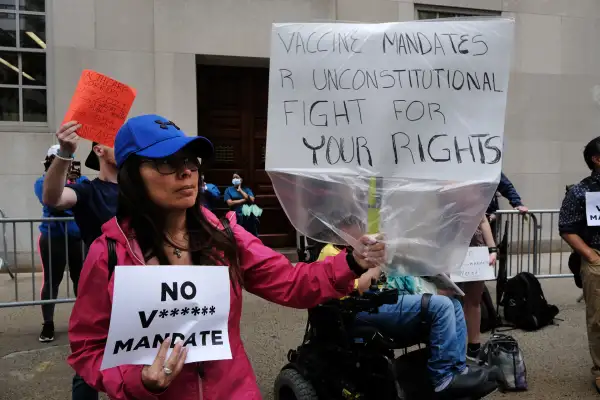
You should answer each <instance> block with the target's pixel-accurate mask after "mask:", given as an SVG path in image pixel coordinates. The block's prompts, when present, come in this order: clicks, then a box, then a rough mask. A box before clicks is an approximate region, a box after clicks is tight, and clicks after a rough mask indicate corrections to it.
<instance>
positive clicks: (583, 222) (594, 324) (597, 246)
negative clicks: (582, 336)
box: [558, 137, 600, 392]
mask: <svg viewBox="0 0 600 400" xmlns="http://www.w3.org/2000/svg"><path fill="white" fill-rule="evenodd" d="M583 158H584V160H585V163H586V164H587V166H588V167H589V169H590V170H591V171H592V173H591V175H590V176H589V177H587V178H585V179H584V180H582V181H581V182H579V183H578V184H576V185H573V186H572V187H571V189H570V190H569V191H568V192H567V194H566V196H565V199H564V200H563V203H562V207H561V209H560V214H559V217H558V229H559V232H560V235H561V236H562V238H563V239H564V240H565V242H567V243H568V244H569V246H571V248H572V249H573V250H574V251H575V252H576V253H577V254H578V255H579V256H580V257H581V279H582V283H583V295H584V298H585V304H586V323H587V334H588V343H589V347H590V355H591V357H592V362H593V364H594V366H593V367H592V374H593V375H594V376H595V377H596V381H595V385H596V389H597V390H598V392H600V296H598V291H599V290H600V252H599V250H600V226H591V225H588V222H587V221H588V218H587V212H586V197H587V196H588V195H587V194H588V193H595V194H594V195H591V196H589V198H588V199H587V201H592V202H594V205H600V202H598V201H597V200H598V199H594V197H595V196H598V198H600V137H597V138H595V139H594V140H592V141H591V142H589V143H588V144H587V146H585V149H584V150H583ZM596 194H597V195H596Z"/></svg>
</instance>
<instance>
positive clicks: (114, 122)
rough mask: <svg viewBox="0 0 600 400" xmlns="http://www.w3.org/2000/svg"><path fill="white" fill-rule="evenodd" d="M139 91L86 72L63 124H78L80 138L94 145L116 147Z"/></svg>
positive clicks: (94, 73)
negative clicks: (69, 122) (118, 133)
mask: <svg viewBox="0 0 600 400" xmlns="http://www.w3.org/2000/svg"><path fill="white" fill-rule="evenodd" d="M135 96H136V90H135V89H134V88H132V87H130V86H127V85H126V84H124V83H121V82H119V81H116V80H114V79H112V78H109V77H108V76H105V75H102V74H100V73H98V72H95V71H91V70H84V71H83V73H82V74H81V79H80V80H79V83H78V84H77V88H76V89H75V94H74V95H73V98H72V99H71V104H70V105H69V109H68V111H67V113H66V115H65V118H64V120H63V124H64V123H65V122H68V121H77V122H79V123H80V124H81V125H82V127H81V129H79V130H78V131H77V134H78V135H79V136H80V137H82V138H85V139H88V140H91V141H92V142H98V143H101V144H104V145H106V146H110V147H112V146H113V145H114V142H115V136H116V135H117V131H118V130H119V128H120V127H121V126H122V125H123V124H124V123H125V120H126V119H127V115H128V114H129V110H130V109H131V106H132V104H133V101H134V100H135Z"/></svg>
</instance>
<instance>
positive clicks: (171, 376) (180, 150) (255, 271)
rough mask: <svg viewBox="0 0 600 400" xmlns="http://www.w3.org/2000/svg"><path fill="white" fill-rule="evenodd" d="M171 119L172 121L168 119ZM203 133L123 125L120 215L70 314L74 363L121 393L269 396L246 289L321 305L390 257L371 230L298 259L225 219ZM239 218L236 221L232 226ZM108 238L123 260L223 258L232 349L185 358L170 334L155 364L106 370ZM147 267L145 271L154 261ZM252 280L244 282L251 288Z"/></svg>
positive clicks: (236, 399) (215, 399)
mask: <svg viewBox="0 0 600 400" xmlns="http://www.w3.org/2000/svg"><path fill="white" fill-rule="evenodd" d="M163 127H167V128H166V129H165V128H163ZM212 153H213V147H212V144H211V143H210V142H209V141H208V139H206V138H204V137H202V136H196V137H190V136H187V135H186V134H185V133H183V132H182V131H180V130H179V128H178V127H177V126H176V125H175V124H173V123H170V121H169V123H167V122H166V121H165V118H163V117H161V116H158V115H142V116H139V117H134V118H131V119H129V120H128V121H127V123H125V125H124V126H123V127H122V128H121V129H120V130H119V133H118V134H117V138H116V140H115V154H116V160H117V165H118V168H119V175H118V176H119V203H118V212H117V217H116V218H113V219H111V220H110V221H109V222H107V223H106V224H104V226H103V227H102V230H103V234H102V236H100V237H99V238H98V239H97V240H96V241H95V242H94V243H93V244H92V246H91V247H90V251H89V254H88V256H87V258H86V260H85V265H84V269H83V274H82V276H81V284H80V294H79V296H78V297H77V300H76V302H75V306H74V308H73V312H72V314H71V319H70V323H69V341H70V345H71V350H72V354H71V355H70V356H69V357H68V359H67V361H68V363H69V364H70V365H71V366H72V367H73V369H75V370H76V371H77V372H78V373H79V374H81V375H82V376H84V378H85V380H86V381H87V382H89V383H90V384H92V386H93V387H94V388H96V389H97V390H100V391H106V392H107V395H108V397H109V398H111V399H115V400H116V399H119V400H141V399H147V400H158V399H161V400H198V399H203V400H229V399H231V400H243V399H247V400H250V399H260V398H261V394H260V391H259V388H258V385H257V383H256V377H255V375H254V373H253V371H252V366H251V364H250V361H249V360H248V357H247V355H246V352H245V350H244V346H243V343H242V339H241V336H240V329H239V328H240V318H241V308H242V301H243V299H242V294H243V292H244V291H248V292H250V293H254V294H255V295H258V296H260V297H262V298H264V299H266V300H269V301H273V302H275V303H278V304H281V305H285V306H288V307H295V308H310V307H315V306H317V305H318V304H321V303H323V302H325V301H327V300H329V299H332V298H336V297H342V296H344V295H346V294H348V293H350V292H351V291H352V288H353V287H354V286H355V285H356V281H357V279H358V277H359V276H360V275H362V274H363V273H364V272H365V271H367V270H368V269H370V268H375V267H377V266H379V265H380V264H381V263H382V262H383V260H384V259H385V245H384V244H383V243H381V242H379V241H377V240H376V239H374V238H371V237H367V236H362V237H361V239H360V240H361V243H362V244H363V245H364V246H365V248H364V251H363V252H360V253H359V252H352V253H346V252H344V253H342V254H339V255H338V256H336V257H333V258H332V259H329V260H327V261H324V262H318V263H314V264H306V263H298V264H296V266H294V265H292V263H291V262H290V261H289V260H288V259H287V258H286V257H285V256H283V255H282V254H281V253H278V252H276V251H274V250H272V249H269V248H268V247H266V246H264V245H263V244H262V242H261V241H260V240H258V239H257V238H256V237H254V236H253V235H251V234H250V233H248V232H247V231H246V230H245V229H243V228H241V227H240V226H239V225H238V224H237V223H236V221H235V218H234V216H233V213H230V215H228V218H227V222H223V221H219V220H218V219H217V218H216V217H215V215H214V214H213V213H211V212H210V211H208V210H206V209H205V208H204V207H202V206H201V201H202V200H201V196H199V184H200V177H199V173H198V170H199V168H200V161H199V159H206V158H209V157H211V156H212ZM227 225H229V228H230V229H227ZM108 239H112V240H114V241H115V252H116V256H117V265H120V266H124V267H123V268H127V266H128V265H134V266H135V265H137V266H139V265H148V266H152V265H163V266H165V265H187V266H197V267H196V268H200V269H201V268H202V267H201V266H202V265H223V266H226V267H227V268H228V271H229V276H230V279H229V282H227V283H226V285H227V288H228V289H231V290H230V293H231V294H230V297H231V298H230V299H227V301H228V302H230V309H229V317H228V330H229V341H230V343H231V358H230V359H226V360H214V361H206V362H194V363H188V364H185V360H186V352H187V348H184V347H183V342H182V341H179V342H178V343H173V345H174V349H173V351H172V353H171V354H170V355H169V356H167V349H168V347H169V345H170V343H169V339H167V340H165V341H164V342H163V343H162V345H161V348H160V350H158V351H157V356H156V358H155V360H154V362H153V363H152V364H151V365H121V366H119V367H115V368H108V369H105V370H101V369H100V367H101V363H102V359H103V357H104V354H105V353H104V350H105V346H106V341H107V336H108V330H109V325H110V323H111V308H112V304H113V296H114V295H115V294H116V292H113V289H114V279H115V275H114V274H112V275H111V276H110V277H109V271H108V250H107V246H108V242H107V240H108ZM148 269H151V267H150V268H142V269H141V270H140V271H141V272H140V274H141V275H140V281H143V279H144V277H143V276H142V275H143V274H144V272H143V271H144V270H148ZM242 289H244V291H242Z"/></svg>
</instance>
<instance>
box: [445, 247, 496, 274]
mask: <svg viewBox="0 0 600 400" xmlns="http://www.w3.org/2000/svg"><path fill="white" fill-rule="evenodd" d="M450 279H452V281H453V282H472V281H493V280H494V279H496V274H495V272H494V267H492V266H491V265H490V252H489V249H488V248H487V247H469V250H467V256H466V257H465V261H463V263H462V264H461V266H460V267H459V268H457V269H455V270H454V271H452V273H451V274H450Z"/></svg>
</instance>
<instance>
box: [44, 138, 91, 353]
mask: <svg viewBox="0 0 600 400" xmlns="http://www.w3.org/2000/svg"><path fill="white" fill-rule="evenodd" d="M58 152H59V146H58V145H54V146H51V147H50V148H49V149H48V152H47V154H46V158H45V160H44V161H43V163H44V171H45V172H44V175H42V176H41V177H39V178H38V179H37V180H36V181H35V184H34V191H35V195H36V196H37V198H38V199H39V201H40V203H41V204H42V207H43V208H42V216H43V217H44V218H53V217H54V218H66V217H72V216H73V212H72V211H71V210H68V209H67V210H64V211H59V210H56V209H53V208H51V207H48V206H47V205H45V204H44V203H43V201H42V197H43V187H44V179H45V177H46V174H45V173H46V172H47V171H48V168H50V165H51V164H52V163H53V162H54V160H55V159H56V157H58ZM85 180H87V178H86V177H85V176H81V169H78V168H77V165H74V164H72V165H71V168H70V170H69V174H68V176H67V179H66V181H65V182H63V185H65V184H76V183H81V182H82V181H85ZM39 229H40V238H39V241H38V248H39V252H40V256H41V258H42V268H43V275H44V283H43V284H42V291H41V294H40V298H41V299H42V300H49V299H56V297H57V296H58V289H59V287H60V284H61V282H62V280H63V277H64V274H65V267H66V265H67V261H68V265H69V274H70V276H71V281H72V282H73V290H74V292H75V295H77V285H78V283H79V275H80V274H81V266H82V265H83V246H82V242H81V235H80V232H79V227H78V226H77V224H76V223H75V222H73V221H71V222H67V223H65V222H42V223H41V224H40V226H39ZM42 318H43V320H44V323H43V326H42V332H41V333H40V336H39V341H40V342H42V343H47V342H51V341H53V340H54V304H44V305H42Z"/></svg>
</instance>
